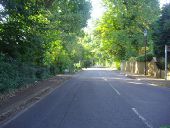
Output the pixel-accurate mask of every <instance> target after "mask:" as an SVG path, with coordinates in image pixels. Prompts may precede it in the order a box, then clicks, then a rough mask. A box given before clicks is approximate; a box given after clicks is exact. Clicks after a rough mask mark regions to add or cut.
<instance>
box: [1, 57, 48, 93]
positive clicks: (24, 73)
mask: <svg viewBox="0 0 170 128" xmlns="http://www.w3.org/2000/svg"><path fill="white" fill-rule="evenodd" d="M49 76H50V70H49V69H48V68H46V67H38V66H35V65H32V64H26V63H21V62H20V61H18V60H14V59H11V58H6V57H5V56H4V55H0V93H3V92H5V91H9V90H11V89H16V88H19V87H21V86H24V85H25V84H28V83H32V82H34V81H36V80H41V79H45V78H48V77H49Z"/></svg>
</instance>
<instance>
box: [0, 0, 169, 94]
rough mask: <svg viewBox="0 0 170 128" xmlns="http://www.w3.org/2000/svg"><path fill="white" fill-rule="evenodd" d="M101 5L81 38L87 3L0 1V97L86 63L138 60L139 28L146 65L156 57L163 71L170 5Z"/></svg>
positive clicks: (153, 1)
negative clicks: (89, 29) (101, 12)
mask: <svg viewBox="0 0 170 128" xmlns="http://www.w3.org/2000/svg"><path fill="white" fill-rule="evenodd" d="M103 4H104V5H103V6H104V7H105V9H106V11H105V13H104V15H103V16H102V17H101V18H99V19H98V20H96V25H95V30H94V31H93V32H92V33H90V34H87V33H85V32H84V28H85V27H86V26H87V20H88V19H89V18H90V11H91V3H90V1H88V0H29V1H28V0H1V1H0V93H3V92H6V91H10V90H11V89H16V88H19V87H21V86H23V85H25V84H27V83H32V82H34V81H37V80H42V79H46V78H49V77H51V76H54V75H56V74H58V73H64V72H75V71H77V70H80V69H81V68H83V67H85V68H86V67H89V66H91V65H103V66H113V65H114V66H116V67H117V68H118V69H120V63H121V61H123V60H126V61H131V60H133V61H144V60H145V57H144V53H145V52H144V51H145V43H144V35H143V32H144V30H145V29H146V30H147V31H148V36H147V48H146V49H147V61H151V60H152V58H153V57H157V61H158V62H157V65H158V66H159V67H160V68H161V69H163V67H164V66H163V65H164V45H165V44H167V45H170V36H169V35H170V4H167V5H165V6H164V7H163V8H162V9H160V7H159V2H158V0H136V1H134V0H128V1H127V0H103ZM168 56H169V55H168ZM169 61H170V60H169ZM169 67H170V66H169Z"/></svg>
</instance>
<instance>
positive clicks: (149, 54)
mask: <svg viewBox="0 0 170 128" xmlns="http://www.w3.org/2000/svg"><path fill="white" fill-rule="evenodd" d="M153 57H154V55H153V54H152V53H147V54H146V61H148V62H150V61H151V60H152V59H153ZM136 61H139V62H145V55H140V56H138V57H136Z"/></svg>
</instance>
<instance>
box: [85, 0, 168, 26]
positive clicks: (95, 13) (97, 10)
mask: <svg viewBox="0 0 170 128" xmlns="http://www.w3.org/2000/svg"><path fill="white" fill-rule="evenodd" d="M159 1H160V8H161V7H162V6H163V5H164V4H166V3H170V0H159ZM91 3H92V11H91V19H89V20H88V26H87V28H86V29H89V28H93V26H94V23H93V22H94V21H95V20H96V19H99V18H100V17H101V16H102V15H103V13H104V11H105V8H104V7H103V6H102V0H91Z"/></svg>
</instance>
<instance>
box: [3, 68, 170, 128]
mask: <svg viewBox="0 0 170 128" xmlns="http://www.w3.org/2000/svg"><path fill="white" fill-rule="evenodd" d="M162 126H170V89H168V88H165V87H157V86H151V85H149V84H148V83H141V82H140V81H138V80H134V79H129V78H127V77H125V76H124V75H122V74H120V73H119V72H118V71H111V70H109V69H101V68H90V69H87V70H85V71H82V72H80V73H78V74H76V75H75V76H74V78H73V79H71V80H69V81H67V82H66V83H65V84H63V85H62V86H61V87H59V88H58V89H56V90H55V91H53V92H52V93H51V94H50V95H48V96H47V97H45V98H44V99H42V100H41V101H39V102H38V103H36V104H35V105H33V106H32V107H30V108H29V109H27V110H25V111H24V112H22V113H19V114H18V115H17V116H15V117H14V118H13V119H12V120H10V121H8V122H7V123H6V124H4V125H3V126H0V127H1V128H159V127H162Z"/></svg>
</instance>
